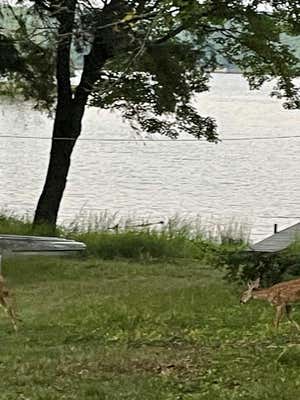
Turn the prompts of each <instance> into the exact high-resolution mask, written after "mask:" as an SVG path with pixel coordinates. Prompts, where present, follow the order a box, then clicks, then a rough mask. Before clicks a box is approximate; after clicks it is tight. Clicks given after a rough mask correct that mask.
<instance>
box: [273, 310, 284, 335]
mask: <svg viewBox="0 0 300 400" xmlns="http://www.w3.org/2000/svg"><path fill="white" fill-rule="evenodd" d="M284 312H285V304H281V305H280V306H276V315H275V319H274V321H273V323H274V327H275V328H276V329H277V328H278V326H279V322H280V321H281V319H282V317H283V313H284Z"/></svg>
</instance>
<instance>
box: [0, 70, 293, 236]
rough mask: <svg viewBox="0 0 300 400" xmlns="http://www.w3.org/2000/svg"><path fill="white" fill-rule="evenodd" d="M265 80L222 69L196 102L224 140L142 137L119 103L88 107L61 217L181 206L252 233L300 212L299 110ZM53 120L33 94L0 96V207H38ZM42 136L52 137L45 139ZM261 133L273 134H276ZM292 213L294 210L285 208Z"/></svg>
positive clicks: (184, 211)
mask: <svg viewBox="0 0 300 400" xmlns="http://www.w3.org/2000/svg"><path fill="white" fill-rule="evenodd" d="M268 92H269V89H268V88H264V89H263V90H261V91H254V92H250V91H249V90H248V88H247V84H246V82H245V81H244V80H243V79H242V78H241V77H240V76H239V75H228V74H227V75H226V74H218V75H216V76H214V78H213V80H212V82H211V91H210V92H209V93H207V94H202V95H199V96H198V97H197V98H196V99H195V104H196V105H197V107H198V108H199V111H201V112H202V114H203V115H211V116H214V117H215V118H216V120H217V123H218V126H219V131H220V138H221V139H239V138H245V137H247V138H249V139H251V140H248V141H244V140H224V142H222V143H219V144H218V145H214V144H208V143H205V142H200V143H199V142H193V143H191V142H179V141H168V142H165V141H164V142H157V141H151V142H150V141H145V142H141V141H139V140H135V139H140V137H137V136H136V134H135V133H134V131H133V130H132V129H131V128H130V127H129V126H128V124H126V123H124V122H123V121H122V119H121V118H120V116H119V114H117V113H110V112H107V111H98V110H96V109H89V110H88V111H87V113H86V115H85V120H84V127H83V133H82V139H88V138H90V139H105V138H113V139H118V138H121V139H128V140H130V141H123V142H105V141H104V142H101V141H85V140H81V141H79V142H78V143H77V145H76V148H75V150H74V154H73V156H72V167H71V171H70V175H69V179H68V184H67V189H66V191H65V195H64V199H63V202H62V206H61V209H60V213H59V222H60V223H68V222H70V221H71V220H72V219H74V217H76V215H78V214H79V213H80V212H81V213H83V214H87V213H89V212H90V211H92V212H95V213H97V212H102V211H105V210H107V211H109V212H111V213H115V212H118V213H119V215H124V216H127V215H131V216H134V218H135V220H137V221H139V218H148V219H150V220H152V219H153V220H156V219H157V218H158V219H164V218H166V217H167V216H172V215H174V214H176V213H177V214H179V215H183V216H194V215H199V216H201V218H203V219H204V220H211V219H213V220H214V221H219V222H226V221H230V220H231V219H235V220H238V221H241V222H243V223H245V224H249V225H250V226H251V227H252V235H251V238H252V240H258V239H261V238H262V237H263V236H264V235H268V234H271V233H272V229H273V224H274V223H276V222H277V223H278V224H279V228H284V227H286V226H288V225H290V224H292V223H295V222H297V221H299V220H300V179H299V166H300V163H299V161H300V138H293V139H285V138H281V139H279V138H277V137H278V136H286V135H299V136H300V129H299V127H300V111H287V110H284V109H283V108H282V107H281V104H280V102H279V101H278V100H276V99H272V98H270V97H268ZM51 127H52V121H51V120H50V119H48V118H47V116H46V115H43V114H41V113H39V112H37V111H32V109H31V108H30V104H28V103H27V104H16V103H12V102H7V101H5V100H2V101H1V106H0V135H1V136H3V135H15V136H18V135H19V136H30V137H33V139H29V138H26V139H20V138H4V137H2V138H1V137H0V179H1V192H0V208H7V209H9V210H13V211H16V212H17V213H19V214H24V213H28V214H32V213H33V211H34V208H35V205H36V202H37V199H38V196H39V194H40V192H41V190H42V186H43V182H44V178H45V174H46V168H47V162H48V154H49V150H50V140H48V139H46V138H48V137H50V135H51ZM42 138H45V139H44V140H43V139H42ZM258 138H274V139H272V140H268V139H261V140H258ZM281 217H289V218H281Z"/></svg>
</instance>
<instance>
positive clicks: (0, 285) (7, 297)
mask: <svg viewBox="0 0 300 400" xmlns="http://www.w3.org/2000/svg"><path fill="white" fill-rule="evenodd" d="M11 303H12V297H11V294H10V292H9V290H8V288H7V287H6V285H5V280H4V278H3V275H2V274H1V272H0V306H1V307H2V308H3V309H4V310H5V312H6V314H7V315H8V316H9V317H10V319H11V322H12V324H13V327H14V330H15V331H16V332H17V330H18V327H17V316H16V313H15V309H14V307H13V306H12V304H11Z"/></svg>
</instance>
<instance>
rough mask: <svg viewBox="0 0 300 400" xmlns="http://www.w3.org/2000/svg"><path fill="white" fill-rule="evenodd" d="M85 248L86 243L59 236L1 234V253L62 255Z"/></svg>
mask: <svg viewBox="0 0 300 400" xmlns="http://www.w3.org/2000/svg"><path fill="white" fill-rule="evenodd" d="M85 248H86V245H85V244H84V243H81V242H77V241H75V240H70V239H64V238H59V237H43V236H20V235H2V234H0V254H1V253H2V254H3V253H4V254H7V255H14V254H28V255H35V254H45V255H56V254H58V255H62V254H70V253H72V252H78V251H82V250H84V249H85Z"/></svg>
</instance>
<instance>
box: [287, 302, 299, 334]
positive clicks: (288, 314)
mask: <svg viewBox="0 0 300 400" xmlns="http://www.w3.org/2000/svg"><path fill="white" fill-rule="evenodd" d="M285 312H286V316H287V319H288V320H289V321H290V322H291V323H292V324H294V325H295V327H296V328H297V329H298V331H300V326H299V325H298V324H297V322H296V321H294V320H293V318H292V317H291V312H292V306H291V305H290V304H287V305H286V306H285Z"/></svg>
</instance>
